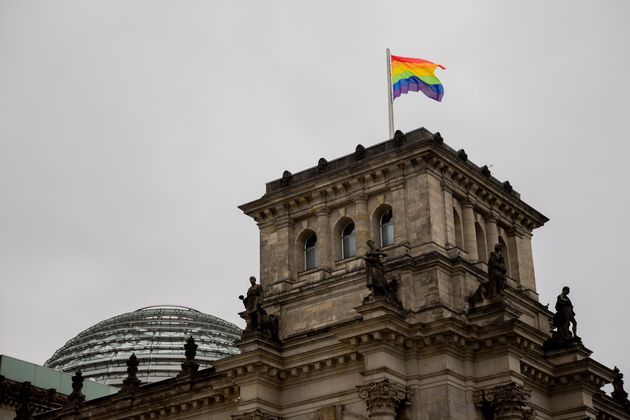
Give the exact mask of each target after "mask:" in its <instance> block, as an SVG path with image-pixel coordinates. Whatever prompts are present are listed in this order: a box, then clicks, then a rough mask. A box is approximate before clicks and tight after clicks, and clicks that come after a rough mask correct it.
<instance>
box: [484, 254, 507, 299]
mask: <svg viewBox="0 0 630 420" xmlns="http://www.w3.org/2000/svg"><path fill="white" fill-rule="evenodd" d="M501 249H502V246H501V244H496V245H495V246H494V251H492V252H490V258H488V283H486V287H485V289H486V290H485V295H486V299H492V298H494V297H495V296H497V295H502V294H503V290H505V275H506V274H507V267H506V266H505V260H504V259H503V256H502V255H501Z"/></svg>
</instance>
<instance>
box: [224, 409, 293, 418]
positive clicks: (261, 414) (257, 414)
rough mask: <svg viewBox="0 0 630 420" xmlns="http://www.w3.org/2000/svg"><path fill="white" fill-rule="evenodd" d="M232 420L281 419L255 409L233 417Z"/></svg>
mask: <svg viewBox="0 0 630 420" xmlns="http://www.w3.org/2000/svg"><path fill="white" fill-rule="evenodd" d="M232 420H282V417H280V416H276V415H275V414H270V413H267V412H266V411H263V410H261V409H259V408H257V409H255V410H254V411H249V412H247V413H243V414H237V415H233V416H232Z"/></svg>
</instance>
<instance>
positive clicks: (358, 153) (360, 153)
mask: <svg viewBox="0 0 630 420" xmlns="http://www.w3.org/2000/svg"><path fill="white" fill-rule="evenodd" d="M354 158H355V159H356V160H357V161H359V160H363V159H365V147H363V145H362V144H357V148H356V149H354Z"/></svg>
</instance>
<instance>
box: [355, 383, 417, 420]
mask: <svg viewBox="0 0 630 420" xmlns="http://www.w3.org/2000/svg"><path fill="white" fill-rule="evenodd" d="M357 391H358V392H359V397H360V398H361V399H363V400H365V403H366V405H367V410H368V413H369V414H370V416H377V415H379V414H381V415H382V414H400V416H399V417H403V418H404V417H405V414H404V413H401V411H404V410H406V409H407V406H408V402H410V401H411V397H413V393H412V392H411V391H410V390H409V389H408V388H407V387H406V386H403V385H401V384H398V383H396V382H392V381H390V380H389V379H384V380H382V381H380V382H371V383H369V384H367V385H362V386H357Z"/></svg>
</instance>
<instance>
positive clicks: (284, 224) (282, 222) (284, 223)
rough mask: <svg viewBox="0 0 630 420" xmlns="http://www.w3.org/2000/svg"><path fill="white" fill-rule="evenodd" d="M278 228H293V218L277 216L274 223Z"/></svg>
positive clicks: (285, 215)
mask: <svg viewBox="0 0 630 420" xmlns="http://www.w3.org/2000/svg"><path fill="white" fill-rule="evenodd" d="M273 225H274V226H275V227H276V228H291V227H293V218H291V217H290V216H289V215H288V214H283V215H280V216H277V217H276V218H275V220H274V222H273Z"/></svg>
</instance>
